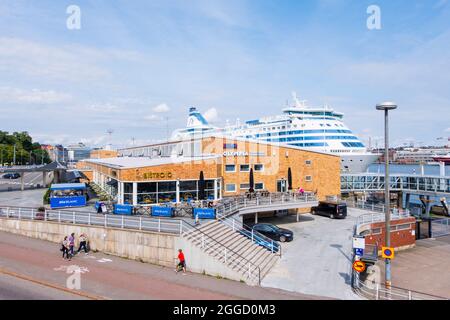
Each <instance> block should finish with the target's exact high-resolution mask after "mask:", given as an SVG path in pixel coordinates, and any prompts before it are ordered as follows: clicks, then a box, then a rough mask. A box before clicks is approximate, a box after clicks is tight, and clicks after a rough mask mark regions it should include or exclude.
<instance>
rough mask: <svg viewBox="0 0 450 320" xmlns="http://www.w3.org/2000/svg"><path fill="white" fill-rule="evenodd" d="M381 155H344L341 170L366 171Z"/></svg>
mask: <svg viewBox="0 0 450 320" xmlns="http://www.w3.org/2000/svg"><path fill="white" fill-rule="evenodd" d="M379 157H380V155H378V154H374V153H365V154H355V155H343V156H341V171H342V172H345V173H361V172H366V171H367V169H368V167H369V166H370V165H371V164H372V163H374V162H375V161H377V159H378V158H379Z"/></svg>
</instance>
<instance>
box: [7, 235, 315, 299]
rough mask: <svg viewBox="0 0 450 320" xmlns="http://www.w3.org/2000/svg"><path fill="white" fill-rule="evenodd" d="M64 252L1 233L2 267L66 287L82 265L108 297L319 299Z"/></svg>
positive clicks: (91, 285)
mask: <svg viewBox="0 0 450 320" xmlns="http://www.w3.org/2000/svg"><path fill="white" fill-rule="evenodd" d="M59 248H60V247H59V245H57V244H54V243H51V242H47V241H42V240H36V239H31V238H26V237H23V236H18V235H13V234H9V233H4V232H0V268H2V269H7V270H9V271H13V272H15V273H17V274H21V275H25V276H28V277H32V278H35V279H38V280H40V281H45V282H48V283H53V284H55V285H58V286H65V285H66V279H67V277H68V276H70V274H67V273H66V272H65V270H66V269H67V267H68V266H71V265H77V266H79V267H80V268H81V270H83V271H84V272H83V273H82V274H81V290H82V291H83V292H86V293H88V294H91V295H96V296H101V297H104V298H107V299H181V300H190V299H200V300H212V299H263V300H265V299H282V300H286V299H288V300H289V299H320V297H315V296H311V295H304V294H298V293H291V292H287V291H283V290H278V289H268V288H262V287H250V286H247V285H246V284H244V283H240V282H236V281H231V280H225V279H216V278H214V277H210V276H204V275H199V274H192V273H188V274H187V275H182V274H181V273H178V274H177V273H175V272H174V270H173V269H171V268H164V267H160V266H156V265H151V264H146V263H140V262H137V261H131V260H127V259H122V258H119V257H115V256H110V255H106V254H101V253H90V254H89V255H85V254H84V253H81V254H80V255H77V256H75V257H74V258H73V259H72V261H65V260H63V259H62V258H61V252H60V251H59ZM188 266H189V261H188Z"/></svg>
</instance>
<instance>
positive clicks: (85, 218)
mask: <svg viewBox="0 0 450 320" xmlns="http://www.w3.org/2000/svg"><path fill="white" fill-rule="evenodd" d="M0 217H4V218H8V219H19V220H39V221H49V222H57V223H69V224H74V225H87V226H99V227H104V228H120V229H128V230H140V231H150V232H162V233H170V234H175V235H179V236H183V235H185V236H190V239H191V240H193V241H194V240H199V239H201V247H202V249H204V250H205V251H209V253H211V254H212V255H213V256H215V257H216V258H217V259H219V260H220V261H222V262H224V263H225V264H227V265H229V266H230V267H232V268H234V269H236V270H238V271H240V272H241V273H243V274H245V275H246V276H247V278H248V280H249V281H250V282H252V283H257V284H258V285H259V284H260V282H261V270H260V268H259V266H256V265H254V263H253V262H251V261H250V260H248V259H247V258H245V257H243V256H241V255H240V254H239V253H237V252H235V251H234V250H231V249H229V248H227V247H226V246H225V245H224V244H223V243H221V242H219V241H217V240H216V239H214V238H212V237H210V236H209V235H207V234H206V233H204V232H203V231H201V230H200V229H198V228H197V227H195V226H194V225H192V224H190V223H189V222H187V221H185V220H181V219H173V218H147V217H134V216H124V215H117V216H116V215H109V214H98V213H91V212H83V211H68V210H45V211H40V210H39V209H36V208H26V207H10V206H0Z"/></svg>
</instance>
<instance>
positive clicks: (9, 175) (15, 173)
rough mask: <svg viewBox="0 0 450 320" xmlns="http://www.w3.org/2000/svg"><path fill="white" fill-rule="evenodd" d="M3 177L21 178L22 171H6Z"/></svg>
mask: <svg viewBox="0 0 450 320" xmlns="http://www.w3.org/2000/svg"><path fill="white" fill-rule="evenodd" d="M2 178H3V179H18V178H20V173H17V172H13V173H6V174H4V175H3V177H2Z"/></svg>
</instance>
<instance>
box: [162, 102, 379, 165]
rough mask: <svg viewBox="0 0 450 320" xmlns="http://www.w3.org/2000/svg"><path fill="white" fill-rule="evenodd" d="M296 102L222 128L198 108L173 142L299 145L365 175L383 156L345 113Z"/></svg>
mask: <svg viewBox="0 0 450 320" xmlns="http://www.w3.org/2000/svg"><path fill="white" fill-rule="evenodd" d="M293 100H294V101H293V103H292V104H291V106H288V107H286V108H284V109H283V110H282V111H283V113H282V114H281V115H276V116H271V117H263V118H259V119H255V120H249V121H246V122H245V123H242V124H241V123H239V121H237V123H236V124H235V125H227V126H225V127H224V128H218V127H215V126H212V125H210V124H209V123H208V122H207V121H206V119H205V118H204V117H203V115H202V114H201V113H200V112H199V111H198V110H197V109H196V108H194V107H191V108H190V109H189V117H188V121H187V126H186V128H183V129H178V130H175V131H174V133H173V134H172V137H171V139H172V140H185V139H191V138H193V137H199V136H208V135H220V136H226V137H230V138H234V137H236V138H246V139H251V140H262V141H267V142H274V143H280V144H287V145H290V146H296V147H299V148H302V149H306V150H310V151H317V152H323V153H330V154H335V155H338V156H340V157H341V170H342V171H343V172H348V173H358V172H365V171H366V170H367V167H368V166H369V165H370V164H372V163H373V162H375V161H376V160H377V159H378V157H379V155H378V154H373V153H370V152H368V151H367V149H366V147H365V146H364V144H363V143H362V142H361V140H359V138H358V137H357V136H356V135H354V134H353V132H352V131H351V130H350V129H349V128H348V127H347V126H346V125H345V124H344V122H343V121H342V120H343V117H344V115H343V114H342V113H339V112H336V111H334V110H333V109H331V108H330V107H328V106H323V107H309V106H307V105H306V101H305V100H303V101H300V100H299V99H298V98H297V96H296V94H295V93H294V94H293Z"/></svg>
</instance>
